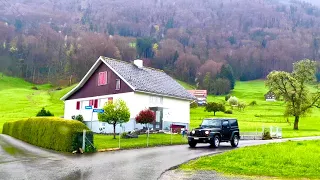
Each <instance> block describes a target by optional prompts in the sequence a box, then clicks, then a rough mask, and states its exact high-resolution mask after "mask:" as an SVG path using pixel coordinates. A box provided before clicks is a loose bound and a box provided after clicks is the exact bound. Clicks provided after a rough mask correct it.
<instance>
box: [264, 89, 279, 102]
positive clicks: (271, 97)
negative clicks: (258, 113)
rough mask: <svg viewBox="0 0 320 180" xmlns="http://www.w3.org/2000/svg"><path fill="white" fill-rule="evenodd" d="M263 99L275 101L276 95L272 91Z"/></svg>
mask: <svg viewBox="0 0 320 180" xmlns="http://www.w3.org/2000/svg"><path fill="white" fill-rule="evenodd" d="M264 97H265V99H266V101H276V95H275V94H274V93H273V92H272V91H268V92H267V93H266V94H265V95H264Z"/></svg>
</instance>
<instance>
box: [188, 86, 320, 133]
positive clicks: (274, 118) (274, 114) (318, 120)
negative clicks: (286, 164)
mask: <svg viewBox="0 0 320 180" xmlns="http://www.w3.org/2000/svg"><path fill="white" fill-rule="evenodd" d="M267 91H268V90H267V88H266V87H265V85H264V82H263V81H249V82H237V84H236V88H235V90H234V91H233V92H232V95H233V96H236V97H237V98H238V99H239V101H243V102H246V104H247V105H248V106H247V107H246V108H245V110H244V111H240V110H238V109H237V108H234V109H233V110H232V111H233V114H224V113H223V112H217V113H216V117H234V118H237V119H238V120H239V126H240V130H241V131H242V132H255V131H260V132H261V131H262V128H263V127H265V128H269V127H270V126H274V127H281V128H282V131H283V137H286V138H289V137H303V136H315V135H320V109H316V108H314V109H312V113H311V114H309V115H307V116H305V117H301V119H300V123H299V126H300V127H299V128H300V130H299V131H294V130H293V122H294V119H293V117H289V118H288V121H289V122H288V121H287V118H286V117H284V116H283V112H284V102H280V101H278V102H266V101H265V99H264V94H265V93H266V92H267ZM210 101H216V102H225V98H224V96H209V97H208V102H210ZM252 101H256V102H257V105H255V106H249V104H250V102H252ZM226 109H231V107H230V106H229V105H228V104H227V103H226ZM208 117H213V113H209V112H205V111H204V108H203V107H198V108H196V109H191V127H192V128H194V127H198V126H199V124H201V121H202V119H203V118H208Z"/></svg>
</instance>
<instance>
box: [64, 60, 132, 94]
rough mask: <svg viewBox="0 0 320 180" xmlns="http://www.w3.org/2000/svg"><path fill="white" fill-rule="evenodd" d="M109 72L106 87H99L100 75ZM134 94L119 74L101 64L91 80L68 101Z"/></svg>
mask: <svg viewBox="0 0 320 180" xmlns="http://www.w3.org/2000/svg"><path fill="white" fill-rule="evenodd" d="M101 72H107V79H106V82H107V84H106V85H98V82H99V73H100V74H101ZM118 79H120V89H119V90H116V83H117V80H118ZM126 92H133V89H132V88H131V87H129V86H128V85H127V84H126V83H125V82H124V81H123V80H122V79H121V78H120V77H119V76H118V75H117V74H115V73H114V72H113V71H112V70H111V69H110V68H109V67H108V66H107V65H106V64H104V63H100V65H99V66H98V67H97V69H96V70H95V71H94V72H93V74H92V75H91V76H90V78H89V79H88V80H87V81H86V82H85V84H84V85H83V86H82V87H80V88H79V89H78V90H77V91H75V92H74V93H73V94H72V95H70V96H69V97H68V98H67V99H66V100H71V99H80V98H87V97H95V96H103V95H110V94H119V93H126Z"/></svg>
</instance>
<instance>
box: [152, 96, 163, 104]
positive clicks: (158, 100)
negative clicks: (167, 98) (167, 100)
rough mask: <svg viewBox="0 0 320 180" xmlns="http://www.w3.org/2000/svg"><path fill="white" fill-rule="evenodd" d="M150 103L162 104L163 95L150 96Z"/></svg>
mask: <svg viewBox="0 0 320 180" xmlns="http://www.w3.org/2000/svg"><path fill="white" fill-rule="evenodd" d="M150 103H151V104H163V97H159V96H150Z"/></svg>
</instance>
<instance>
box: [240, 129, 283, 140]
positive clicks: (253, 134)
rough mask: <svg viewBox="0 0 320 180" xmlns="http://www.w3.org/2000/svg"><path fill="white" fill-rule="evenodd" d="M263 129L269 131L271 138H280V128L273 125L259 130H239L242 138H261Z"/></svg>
mask: <svg viewBox="0 0 320 180" xmlns="http://www.w3.org/2000/svg"><path fill="white" fill-rule="evenodd" d="M265 131H266V132H268V131H269V132H270V136H271V137H272V138H275V139H281V138H282V128H280V127H274V126H270V127H269V128H265V127H262V128H261V129H259V130H258V129H256V132H240V137H241V139H242V140H261V139H262V138H263V133H264V132H265Z"/></svg>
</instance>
